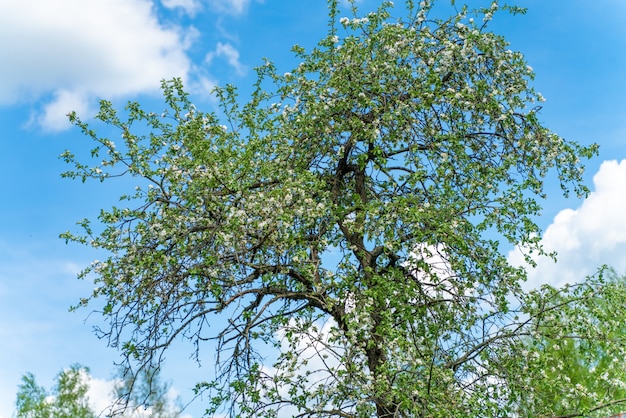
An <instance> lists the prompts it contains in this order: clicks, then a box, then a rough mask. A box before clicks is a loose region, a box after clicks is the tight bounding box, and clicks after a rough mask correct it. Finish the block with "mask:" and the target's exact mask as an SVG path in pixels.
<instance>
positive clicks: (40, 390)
mask: <svg viewBox="0 0 626 418" xmlns="http://www.w3.org/2000/svg"><path fill="white" fill-rule="evenodd" d="M90 381H91V376H90V375H89V369H88V368H86V367H83V366H81V365H78V364H74V365H72V366H71V367H69V368H68V369H65V370H63V371H61V372H60V373H59V374H58V375H57V376H56V377H55V383H54V386H53V387H52V389H51V390H50V391H48V390H46V389H45V388H44V387H42V386H39V385H38V384H37V382H36V380H35V376H34V375H33V374H32V373H26V374H25V375H24V376H22V384H20V385H19V388H18V393H17V400H16V406H17V411H16V417H17V418H96V417H101V416H106V417H112V416H120V417H122V418H140V417H148V416H149V417H155V418H176V417H179V416H180V412H179V410H178V409H179V408H178V407H177V405H175V403H174V402H172V400H171V399H170V398H168V395H167V391H168V388H169V386H168V385H167V384H163V383H161V382H160V379H159V373H158V370H150V371H148V370H146V369H144V370H142V371H140V372H139V373H130V374H129V373H125V369H122V376H120V378H119V379H115V380H113V381H112V383H113V385H112V386H113V388H112V390H111V393H99V394H98V395H99V396H104V397H106V396H107V395H109V397H110V398H111V401H112V405H111V406H110V407H109V408H107V409H106V410H104V411H96V410H95V409H96V408H97V407H95V406H94V405H93V403H92V402H91V400H90V399H89V396H88V392H89V389H90V387H89V386H90ZM133 387H134V390H133Z"/></svg>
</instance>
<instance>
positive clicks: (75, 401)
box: [16, 365, 96, 418]
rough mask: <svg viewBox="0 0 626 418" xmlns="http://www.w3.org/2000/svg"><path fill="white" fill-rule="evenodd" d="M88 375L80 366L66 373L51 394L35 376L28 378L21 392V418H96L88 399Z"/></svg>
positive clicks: (28, 375) (19, 416)
mask: <svg viewBox="0 0 626 418" xmlns="http://www.w3.org/2000/svg"><path fill="white" fill-rule="evenodd" d="M88 372H89V371H88V370H87V369H86V368H84V367H81V366H79V365H73V366H72V367H70V368H69V369H67V370H63V371H62V372H61V373H59V374H58V375H57V377H56V379H55V385H54V387H53V388H52V390H51V391H50V392H48V391H46V389H44V388H43V387H41V386H39V385H37V383H36V381H35V376H33V375H32V373H28V374H26V375H24V376H23V377H22V384H21V385H20V386H19V388H18V393H17V402H16V406H17V418H95V417H96V415H95V414H94V413H93V412H92V411H91V409H90V407H89V399H88V397H87V391H88V390H89V387H88V385H87V383H86V382H85V377H86V376H87V374H88Z"/></svg>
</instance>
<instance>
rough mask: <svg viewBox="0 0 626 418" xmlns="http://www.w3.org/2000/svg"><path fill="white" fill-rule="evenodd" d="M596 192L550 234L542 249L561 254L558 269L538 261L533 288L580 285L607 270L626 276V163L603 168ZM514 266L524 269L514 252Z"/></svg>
mask: <svg viewBox="0 0 626 418" xmlns="http://www.w3.org/2000/svg"><path fill="white" fill-rule="evenodd" d="M593 188H594V190H593V192H592V193H591V194H590V195H589V197H588V198H587V199H585V200H584V201H583V202H582V204H581V205H580V207H578V208H576V209H564V210H562V211H561V212H559V213H558V214H557V215H556V216H555V217H554V221H553V222H552V224H551V225H550V226H548V228H547V229H546V231H545V233H544V234H543V237H542V244H543V246H544V249H545V250H546V251H556V252H557V263H554V262H553V261H552V260H551V259H550V258H548V257H540V258H537V259H536V261H537V263H538V265H537V268H535V269H532V268H529V269H528V279H529V280H528V282H527V284H526V287H527V288H534V287H538V286H540V285H541V284H544V283H545V284H550V285H554V286H562V285H564V284H565V283H575V282H579V281H581V280H583V279H584V278H585V277H586V276H588V275H590V274H593V273H595V272H596V271H597V269H598V267H600V266H601V265H603V264H608V265H610V266H612V267H614V268H615V269H616V270H617V272H618V273H623V272H624V271H626V257H624V254H626V215H625V213H626V212H625V211H626V160H622V161H621V162H619V163H618V162H617V161H615V160H613V161H605V162H604V163H602V165H601V166H600V169H599V170H598V172H597V173H596V175H595V176H594V178H593ZM509 261H511V262H512V263H513V264H515V265H524V262H523V256H522V254H521V252H520V251H519V250H518V249H516V250H513V251H511V252H509Z"/></svg>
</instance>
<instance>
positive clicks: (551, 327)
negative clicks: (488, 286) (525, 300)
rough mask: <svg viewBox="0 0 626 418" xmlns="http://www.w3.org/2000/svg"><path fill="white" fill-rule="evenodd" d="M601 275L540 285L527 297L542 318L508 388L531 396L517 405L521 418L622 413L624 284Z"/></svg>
mask: <svg viewBox="0 0 626 418" xmlns="http://www.w3.org/2000/svg"><path fill="white" fill-rule="evenodd" d="M604 273H607V274H606V275H605V276H603V275H600V277H598V278H597V280H594V281H592V282H591V283H590V282H587V283H581V284H578V285H575V286H572V287H570V288H567V289H566V290H564V289H555V288H553V287H550V286H544V287H543V288H542V289H541V290H540V291H539V292H537V293H534V294H532V295H531V298H532V302H530V303H529V306H533V309H534V310H536V311H537V312H541V313H540V314H539V315H536V316H534V318H533V328H534V330H535V335H534V336H535V337H534V338H528V339H527V345H528V349H527V350H526V351H525V353H526V354H527V357H526V359H525V362H524V364H523V370H521V371H520V374H519V377H518V378H517V379H516V383H511V384H520V385H522V388H520V389H521V390H526V391H528V393H529V394H532V396H527V397H525V398H523V399H522V400H521V403H520V411H521V413H520V415H521V416H528V415H541V416H559V417H583V416H584V417H608V416H610V415H614V414H618V413H620V412H624V411H625V410H626V366H625V365H624V358H626V347H624V336H625V335H626V325H625V322H624V308H625V305H624V300H626V281H625V279H624V277H620V276H618V275H617V274H615V272H614V271H612V270H608V271H605V272H603V274H604ZM546 304H547V305H546ZM557 382H558V383H557Z"/></svg>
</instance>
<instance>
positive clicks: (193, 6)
mask: <svg viewBox="0 0 626 418" xmlns="http://www.w3.org/2000/svg"><path fill="white" fill-rule="evenodd" d="M161 4H163V6H165V7H167V8H168V9H181V10H183V11H184V12H185V13H186V14H188V15H189V16H191V17H193V16H195V15H196V13H198V12H199V11H200V10H202V4H201V3H200V1H198V0H161Z"/></svg>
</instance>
